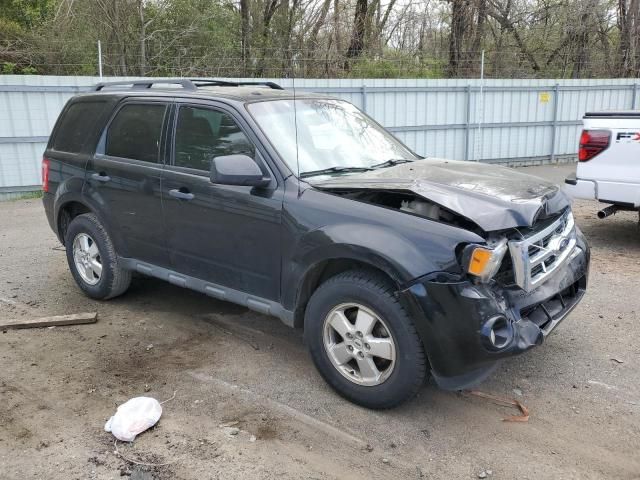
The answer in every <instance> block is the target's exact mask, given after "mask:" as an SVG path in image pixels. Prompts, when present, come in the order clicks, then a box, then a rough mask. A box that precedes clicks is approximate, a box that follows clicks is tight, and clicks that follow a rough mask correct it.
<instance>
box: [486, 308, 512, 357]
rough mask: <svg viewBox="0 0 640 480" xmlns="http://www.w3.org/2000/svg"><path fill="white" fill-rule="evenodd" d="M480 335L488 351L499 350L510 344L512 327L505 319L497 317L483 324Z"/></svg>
mask: <svg viewBox="0 0 640 480" xmlns="http://www.w3.org/2000/svg"><path fill="white" fill-rule="evenodd" d="M482 334H483V337H484V339H485V343H487V344H488V345H487V346H488V347H489V348H490V349H492V350H501V349H503V348H505V347H506V346H507V345H509V344H510V343H511V340H512V339H513V326H512V325H511V322H509V320H508V319H507V318H505V317H503V316H501V315H499V316H496V317H493V318H490V319H489V320H488V321H487V322H486V323H485V324H484V326H483V328H482Z"/></svg>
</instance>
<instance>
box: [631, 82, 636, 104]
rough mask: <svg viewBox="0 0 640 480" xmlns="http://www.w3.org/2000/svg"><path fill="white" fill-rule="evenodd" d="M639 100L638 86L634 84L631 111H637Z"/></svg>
mask: <svg viewBox="0 0 640 480" xmlns="http://www.w3.org/2000/svg"><path fill="white" fill-rule="evenodd" d="M637 99H638V84H637V83H634V84H633V95H632V96H631V110H635V109H636V100H637Z"/></svg>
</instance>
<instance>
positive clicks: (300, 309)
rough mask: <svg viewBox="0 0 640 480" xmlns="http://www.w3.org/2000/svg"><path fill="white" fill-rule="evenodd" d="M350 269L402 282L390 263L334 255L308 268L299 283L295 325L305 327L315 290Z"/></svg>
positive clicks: (396, 285) (391, 282)
mask: <svg viewBox="0 0 640 480" xmlns="http://www.w3.org/2000/svg"><path fill="white" fill-rule="evenodd" d="M385 267H386V268H385ZM349 270H365V271H369V272H371V273H372V274H374V275H379V276H382V277H384V278H385V280H386V281H388V282H389V283H390V284H392V285H393V286H394V287H395V288H400V285H401V283H402V282H401V280H400V276H399V274H398V272H396V271H394V270H393V269H392V268H391V267H390V266H389V265H385V266H381V264H378V265H376V264H374V263H372V262H370V261H367V260H365V259H362V258H358V257H355V256H351V257H347V256H344V257H334V258H326V259H323V260H320V261H318V262H316V263H314V264H313V265H311V266H310V267H309V268H308V269H307V270H306V272H305V273H304V274H303V276H302V278H301V281H300V283H299V287H298V289H297V294H296V302H295V308H294V313H293V325H294V327H296V328H304V315H305V310H306V308H307V304H308V303H309V300H310V298H311V296H312V295H313V292H315V291H316V289H317V288H318V287H319V286H320V285H322V284H323V283H324V282H326V281H327V280H328V279H330V278H331V277H333V276H335V275H338V274H340V273H342V272H346V271H349Z"/></svg>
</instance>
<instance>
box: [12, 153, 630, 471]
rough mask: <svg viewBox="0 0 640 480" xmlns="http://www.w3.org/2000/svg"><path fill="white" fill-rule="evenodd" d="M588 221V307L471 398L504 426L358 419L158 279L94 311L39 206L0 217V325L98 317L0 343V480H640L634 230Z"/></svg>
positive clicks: (425, 399)
mask: <svg viewBox="0 0 640 480" xmlns="http://www.w3.org/2000/svg"><path fill="white" fill-rule="evenodd" d="M572 169H573V166H571V165H568V166H567V165H565V166H556V167H540V168H539V167H530V168H528V169H525V171H526V172H529V173H534V174H537V175H540V176H545V177H547V178H551V179H554V180H556V181H560V180H561V179H562V178H564V176H565V174H566V173H567V172H568V171H570V170H572ZM597 209H598V205H597V204H596V203H592V202H576V204H575V212H576V218H577V223H578V224H579V226H580V228H582V230H583V231H584V232H585V234H586V235H587V237H588V239H589V241H590V243H591V245H592V248H593V252H592V255H593V256H592V259H593V260H592V266H591V273H590V285H589V291H588V293H587V295H586V297H585V299H584V301H583V302H582V303H581V305H580V306H579V307H578V308H577V309H576V310H575V311H574V312H573V313H572V314H571V315H570V317H569V318H568V319H567V320H566V321H565V322H564V323H563V324H561V325H560V326H559V327H558V328H557V330H556V331H555V332H554V334H553V335H551V336H550V337H549V338H548V339H547V341H546V342H545V344H544V345H542V346H541V347H539V348H536V349H534V350H532V351H530V352H528V353H527V354H525V355H522V356H520V357H517V358H513V359H511V360H509V361H507V362H504V363H503V364H502V365H501V366H500V368H499V369H498V370H497V372H496V373H495V374H494V375H493V376H492V377H491V378H490V379H489V380H487V381H486V382H485V383H484V384H482V385H481V386H480V387H479V388H480V389H481V390H482V391H485V392H489V393H493V394H498V395H506V396H509V397H513V398H517V399H518V400H520V401H521V402H523V403H524V404H525V405H526V406H527V407H528V408H529V409H530V411H531V418H530V421H529V422H528V423H506V422H503V421H502V418H503V417H504V416H505V415H508V414H513V413H515V412H513V411H511V410H510V409H508V408H506V407H501V406H498V405H495V404H493V403H489V402H487V401H486V400H483V399H480V398H476V397H468V396H464V395H461V394H458V393H450V392H444V391H441V390H438V388H437V387H436V386H435V385H433V383H428V384H427V385H425V386H424V388H423V389H422V390H421V392H420V394H419V395H418V397H417V398H415V399H414V400H412V401H410V402H409V403H407V404H404V405H402V406H401V407H399V408H396V409H394V410H391V411H369V410H366V409H363V408H360V407H357V406H355V405H353V404H350V403H349V402H347V401H345V400H343V399H341V398H340V397H338V396H337V395H336V394H335V393H333V391H331V390H330V389H329V388H328V387H327V386H326V385H325V383H324V382H323V381H322V379H321V378H320V376H319V375H318V373H316V371H315V369H314V367H313V365H312V362H311V360H310V358H309V357H308V355H307V353H306V351H305V348H304V346H303V343H302V336H301V333H300V332H299V331H295V330H291V329H288V328H287V327H285V326H284V325H282V324H281V323H280V322H279V321H278V320H276V319H273V318H268V317H264V316H262V315H259V314H257V313H253V312H251V311H248V310H246V309H244V308H241V307H238V306H235V305H232V304H229V303H224V302H218V301H215V300H212V299H211V298H208V297H206V296H204V295H200V294H197V293H194V292H190V291H187V290H183V289H180V288H178V287H175V286H172V285H169V284H166V283H163V282H160V281H157V280H153V279H148V278H143V277H137V278H135V279H134V281H133V284H132V286H131V289H130V291H129V292H128V293H127V294H126V295H124V296H122V297H120V298H117V299H114V300H111V301H108V302H96V301H93V300H90V299H88V298H87V297H85V296H83V295H82V294H81V292H80V290H79V289H78V288H77V287H76V285H75V284H74V282H73V280H72V278H71V275H70V273H69V271H68V267H67V264H66V260H65V255H64V252H63V250H62V249H61V247H60V245H59V243H58V242H57V240H56V238H55V236H54V235H53V233H52V232H51V231H50V229H49V226H48V224H47V222H46V220H45V216H44V212H43V209H42V206H41V203H40V201H39V200H23V201H14V202H4V203H0V319H10V318H20V317H38V316H45V315H56V314H67V313H76V312H91V311H97V312H98V318H99V320H98V322H97V323H96V324H92V325H80V326H71V327H57V328H44V329H30V330H9V331H7V332H5V333H1V334H0V478H2V479H25V478H42V479H61V480H62V479H65V480H67V479H117V478H121V477H128V478H131V479H138V480H140V479H146V480H149V479H209V478H212V479H214V478H215V479H235V478H251V479H253V478H264V479H271V478H274V479H275V478H278V479H299V478H304V479H325V478H328V479H333V478H335V479H338V478H339V479H352V478H353V479H377V478H381V479H382V478H389V479H391V478H394V479H395V478H398V479H400V478H402V479H404V478H409V479H411V478H434V479H464V478H482V477H484V476H485V475H486V478H491V479H514V478H517V479H533V478H535V479H541V478H545V479H546V478H553V479H605V478H606V479H614V478H620V479H631V478H640V453H638V452H640V382H639V380H640V374H639V373H638V364H639V362H638V361H639V360H640V346H639V345H640V343H639V342H638V339H639V338H640V287H639V286H638V280H639V278H640V229H639V228H638V223H637V222H638V215H637V214H634V213H628V212H623V213H620V214H617V215H616V216H615V217H610V218H608V219H606V220H598V219H597V218H596V216H595V213H596V210H597ZM174 392H176V393H175V398H173V399H172V400H169V401H168V402H166V403H165V404H164V405H163V407H164V412H163V416H162V418H161V420H160V422H159V423H158V424H157V426H156V427H155V428H153V429H152V430H150V431H148V432H145V433H144V434H142V435H141V436H140V437H139V438H138V439H136V441H135V442H134V443H133V444H131V445H129V444H123V443H118V444H117V445H114V440H113V437H112V436H111V434H109V433H106V432H104V430H103V426H104V423H105V421H106V420H107V419H108V418H109V416H111V415H112V414H113V412H114V411H115V408H116V406H117V405H119V404H121V403H123V402H124V401H126V400H127V399H129V398H131V397H134V396H138V395H149V396H153V397H155V398H157V399H159V400H165V399H170V398H171V397H172V396H173V394H174ZM236 429H238V430H236ZM116 449H117V450H116ZM116 452H117V453H116ZM124 457H127V458H128V459H130V460H135V461H136V462H139V463H148V464H162V465H160V466H144V465H138V464H135V463H132V462H130V461H129V460H126V459H125V458H124Z"/></svg>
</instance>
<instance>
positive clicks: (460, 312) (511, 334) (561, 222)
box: [403, 209, 589, 389]
mask: <svg viewBox="0 0 640 480" xmlns="http://www.w3.org/2000/svg"><path fill="white" fill-rule="evenodd" d="M504 233H505V232H503V234H504ZM506 235H507V236H506V238H505V240H506V245H507V246H508V252H505V255H504V258H503V259H502V262H501V264H500V267H499V268H498V270H497V271H496V273H495V275H494V276H493V277H492V278H491V279H490V280H487V279H486V278H484V279H483V278H480V277H478V276H472V275H464V274H463V275H456V274H451V273H432V274H429V275H426V276H424V277H422V278H420V279H417V280H416V281H414V282H412V283H411V285H409V286H408V287H407V288H406V289H405V290H403V295H404V299H405V301H406V302H407V303H408V304H409V305H411V306H412V308H413V309H415V310H414V311H415V312H417V315H420V316H421V317H423V318H425V319H426V322H425V323H424V326H423V331H422V332H421V333H422V336H423V339H424V342H425V347H426V349H427V351H428V352H429V360H430V362H431V367H432V372H433V375H434V377H435V379H436V380H437V382H438V384H439V385H440V386H441V387H442V388H445V389H462V388H468V387H470V386H472V385H474V384H477V383H478V382H480V381H481V380H483V379H484V378H485V377H486V376H487V375H489V374H490V373H491V371H492V370H493V369H494V368H495V367H496V366H497V361H498V360H500V359H502V358H505V357H509V356H512V355H515V354H519V353H522V352H525V351H527V350H529V349H530V348H532V347H534V346H536V345H540V344H541V343H542V342H543V340H544V338H545V337H546V336H547V335H548V334H549V333H551V331H552V330H553V329H554V328H555V327H556V326H557V325H558V324H559V323H560V322H561V321H562V320H563V319H564V318H565V317H566V316H567V315H568V314H569V312H571V310H573V308H574V307H575V306H576V305H577V304H578V302H579V301H580V300H581V298H582V297H583V295H584V293H585V290H586V286H587V275H588V267H589V247H588V245H587V242H586V240H585V238H584V236H583V235H582V233H581V232H580V230H579V229H578V228H577V227H576V226H575V224H574V222H573V216H572V214H571V211H570V210H569V209H566V210H565V211H564V212H563V213H562V214H561V215H559V216H557V217H556V218H555V219H550V220H548V221H546V222H541V224H540V225H536V227H535V228H531V229H527V231H522V230H521V229H513V230H512V232H510V233H509V234H506ZM463 264H464V263H463Z"/></svg>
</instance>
